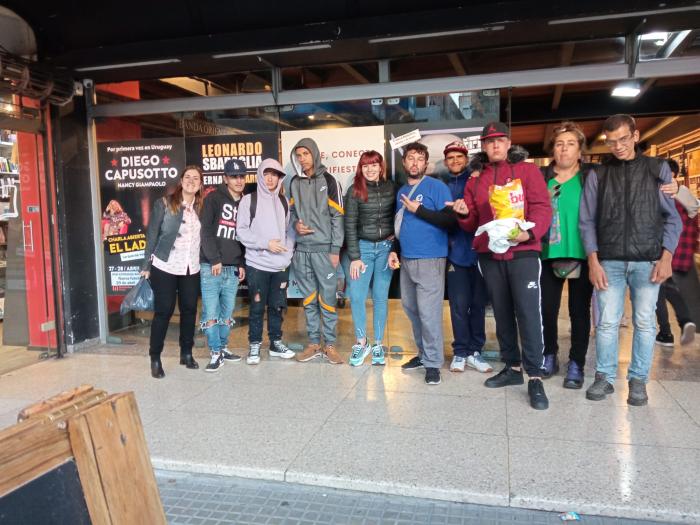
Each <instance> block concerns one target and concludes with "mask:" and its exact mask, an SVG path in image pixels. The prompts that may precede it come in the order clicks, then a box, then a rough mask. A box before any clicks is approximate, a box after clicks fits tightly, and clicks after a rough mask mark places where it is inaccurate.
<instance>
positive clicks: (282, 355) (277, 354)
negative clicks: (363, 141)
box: [270, 350, 296, 359]
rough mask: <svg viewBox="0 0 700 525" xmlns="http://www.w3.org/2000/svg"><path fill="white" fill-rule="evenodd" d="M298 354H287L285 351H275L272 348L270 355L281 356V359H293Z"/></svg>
mask: <svg viewBox="0 0 700 525" xmlns="http://www.w3.org/2000/svg"><path fill="white" fill-rule="evenodd" d="M295 355H296V354H295V353H294V352H292V353H291V354H286V353H284V352H273V351H272V350H270V357H279V358H280V359H293V358H294V356H295Z"/></svg>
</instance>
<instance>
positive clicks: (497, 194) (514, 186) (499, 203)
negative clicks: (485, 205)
mask: <svg viewBox="0 0 700 525" xmlns="http://www.w3.org/2000/svg"><path fill="white" fill-rule="evenodd" d="M489 205H490V206H491V213H493V218H494V219H520V220H525V194H524V193H523V184H522V181H521V180H520V179H515V180H512V181H510V182H509V183H508V184H505V185H504V186H498V185H495V184H493V185H491V186H489Z"/></svg>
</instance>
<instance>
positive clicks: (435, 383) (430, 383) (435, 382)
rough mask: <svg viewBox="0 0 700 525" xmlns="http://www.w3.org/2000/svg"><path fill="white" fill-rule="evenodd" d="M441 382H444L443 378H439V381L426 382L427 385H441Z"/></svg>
mask: <svg viewBox="0 0 700 525" xmlns="http://www.w3.org/2000/svg"><path fill="white" fill-rule="evenodd" d="M440 383H442V379H438V380H437V381H426V382H425V384H426V385H439V384H440Z"/></svg>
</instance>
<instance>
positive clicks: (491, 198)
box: [453, 122, 552, 410]
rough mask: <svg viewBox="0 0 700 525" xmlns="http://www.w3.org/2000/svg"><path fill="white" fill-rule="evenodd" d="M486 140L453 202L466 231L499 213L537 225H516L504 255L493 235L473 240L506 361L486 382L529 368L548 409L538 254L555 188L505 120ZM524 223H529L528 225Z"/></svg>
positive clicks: (509, 381) (487, 130)
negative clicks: (516, 155) (521, 155)
mask: <svg viewBox="0 0 700 525" xmlns="http://www.w3.org/2000/svg"><path fill="white" fill-rule="evenodd" d="M481 144H482V148H483V150H484V151H483V153H485V156H483V155H482V160H483V161H484V164H483V167H482V169H481V175H480V176H479V177H478V178H472V179H471V180H470V181H469V182H468V183H467V186H466V188H465V190H464V200H457V201H455V202H454V205H453V209H454V211H455V212H457V213H458V214H460V215H461V217H460V219H459V224H460V226H461V227H462V228H463V229H464V230H466V231H475V230H476V229H477V228H478V227H479V226H483V225H486V224H487V223H490V222H491V221H494V220H498V219H520V220H521V221H526V222H529V223H534V226H532V227H531V228H529V229H527V230H524V229H522V228H521V227H518V228H516V229H515V231H513V232H512V233H511V235H510V237H509V240H510V246H509V247H508V248H507V249H506V250H505V252H503V253H495V252H494V251H492V250H491V249H490V247H489V243H490V242H489V241H490V239H489V234H488V233H486V234H481V235H479V236H477V237H476V238H475V239H474V249H475V250H476V251H477V253H478V254H479V255H478V257H479V267H480V269H481V273H482V275H483V276H484V280H485V281H486V286H487V289H488V292H489V296H490V297H491V302H492V304H493V312H494V317H495V318H496V336H497V337H498V344H499V346H500V350H501V359H502V360H503V361H504V362H505V364H506V366H505V368H503V370H501V371H500V372H499V373H498V374H496V375H495V376H493V377H490V378H489V379H487V380H486V382H485V383H484V384H485V385H486V386H487V387H489V388H499V387H504V386H508V385H522V384H523V382H524V381H523V371H522V369H523V368H525V372H526V373H527V375H528V377H529V379H530V380H529V382H528V396H529V398H530V406H532V408H534V409H536V410H545V409H547V408H548V407H549V401H548V399H547V395H546V394H545V392H544V385H543V384H542V381H541V377H542V365H543V363H544V355H543V354H544V340H543V337H542V313H541V311H540V289H539V280H540V271H541V266H540V259H539V255H540V251H541V249H542V247H541V242H540V239H541V238H542V237H543V236H544V235H545V233H547V230H548V229H549V226H550V224H551V222H552V206H551V203H550V198H549V193H548V192H547V187H546V185H545V183H544V179H543V178H542V175H541V174H540V171H539V170H538V169H537V167H536V166H535V165H534V164H530V163H527V162H524V161H522V160H518V161H515V160H514V159H512V158H510V159H509V153H513V151H512V150H511V141H510V138H509V129H508V126H506V125H505V124H503V123H502V122H491V123H489V124H487V125H486V126H485V127H484V130H483V132H482V134H481ZM521 226H523V227H525V228H526V227H527V226H526V225H524V224H522V223H521ZM494 245H495V243H494ZM516 321H517V323H516ZM518 332H519V334H520V340H521V341H522V357H521V352H520V349H519V348H518Z"/></svg>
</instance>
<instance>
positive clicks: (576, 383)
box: [564, 361, 583, 389]
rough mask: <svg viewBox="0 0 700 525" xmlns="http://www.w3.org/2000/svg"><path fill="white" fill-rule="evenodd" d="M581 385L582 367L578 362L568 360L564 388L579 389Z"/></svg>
mask: <svg viewBox="0 0 700 525" xmlns="http://www.w3.org/2000/svg"><path fill="white" fill-rule="evenodd" d="M581 387H583V368H581V367H580V366H578V363H576V362H574V361H569V367H568V369H567V370H566V377H565V378H564V388H571V389H579V388H581Z"/></svg>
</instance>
